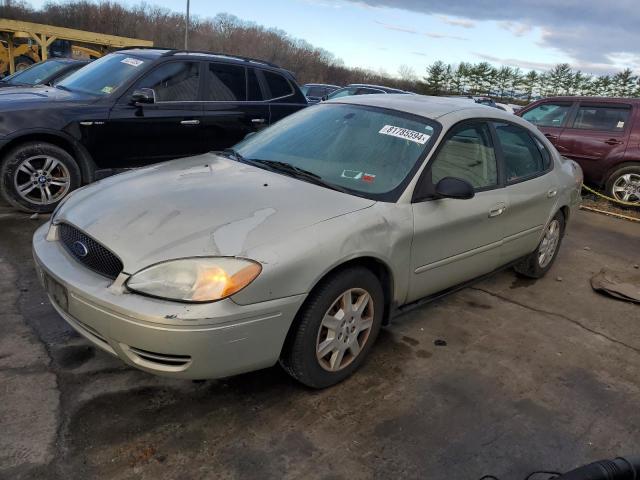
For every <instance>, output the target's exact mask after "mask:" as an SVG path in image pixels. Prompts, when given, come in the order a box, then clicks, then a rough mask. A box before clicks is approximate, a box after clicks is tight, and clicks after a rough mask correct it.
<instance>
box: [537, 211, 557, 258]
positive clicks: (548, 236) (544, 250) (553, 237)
mask: <svg viewBox="0 0 640 480" xmlns="http://www.w3.org/2000/svg"><path fill="white" fill-rule="evenodd" d="M559 242H560V222H558V220H556V219H553V220H551V222H550V223H549V225H548V226H547V228H546V230H545V232H544V237H542V242H541V243H540V247H539V248H538V264H539V265H540V268H545V267H546V266H547V265H549V263H550V262H551V260H553V256H554V255H555V253H556V249H557V248H558V243H559Z"/></svg>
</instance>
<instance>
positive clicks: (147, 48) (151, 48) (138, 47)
mask: <svg viewBox="0 0 640 480" xmlns="http://www.w3.org/2000/svg"><path fill="white" fill-rule="evenodd" d="M122 50H171V49H170V48H164V47H153V46H151V47H148V46H146V45H145V46H143V45H129V46H128V47H121V48H116V49H115V50H114V52H121V51H122Z"/></svg>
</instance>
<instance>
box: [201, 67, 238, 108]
mask: <svg viewBox="0 0 640 480" xmlns="http://www.w3.org/2000/svg"><path fill="white" fill-rule="evenodd" d="M245 75H246V73H245V68H244V67H241V66H239V65H231V64H226V63H209V68H208V69H207V83H206V85H207V86H206V88H205V92H204V99H205V100H207V101H217V102H244V101H245V100H246V99H247V79H246V76H245Z"/></svg>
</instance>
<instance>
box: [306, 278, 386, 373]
mask: <svg viewBox="0 0 640 480" xmlns="http://www.w3.org/2000/svg"><path fill="white" fill-rule="evenodd" d="M373 319H374V302H373V299H372V298H371V295H370V294H369V292H367V291H366V290H364V289H361V288H352V289H349V290H347V291H346V292H344V293H343V294H342V295H340V296H339V297H338V298H336V299H335V300H334V302H333V303H332V304H331V307H329V309H328V310H327V312H326V313H325V314H324V317H323V319H322V323H321V324H320V329H319V331H318V336H317V340H316V358H317V359H318V362H319V363H320V366H321V367H322V368H323V369H325V370H327V371H330V372H337V371H340V370H342V369H344V368H346V367H347V366H348V365H350V364H351V362H353V361H354V360H355V359H356V358H357V357H358V355H359V354H360V352H362V350H363V348H364V346H365V344H366V343H367V340H368V339H369V336H370V334H371V329H372V327H373Z"/></svg>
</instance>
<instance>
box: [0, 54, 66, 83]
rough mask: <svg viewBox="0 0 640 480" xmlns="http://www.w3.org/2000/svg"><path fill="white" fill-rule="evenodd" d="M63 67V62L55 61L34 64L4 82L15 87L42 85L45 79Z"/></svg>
mask: <svg viewBox="0 0 640 480" xmlns="http://www.w3.org/2000/svg"><path fill="white" fill-rule="evenodd" d="M64 67H65V64H64V63H63V62H57V61H55V60H50V61H48V62H42V63H36V64H35V65H32V66H30V67H29V68H25V69H24V70H22V71H20V72H16V73H14V74H13V75H11V78H6V79H5V81H6V82H8V83H12V84H16V85H17V84H19V85H38V84H39V83H42V81H43V80H44V79H45V78H47V77H49V76H51V75H53V74H54V73H56V72H58V71H60V70H62V69H63V68H64Z"/></svg>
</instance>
